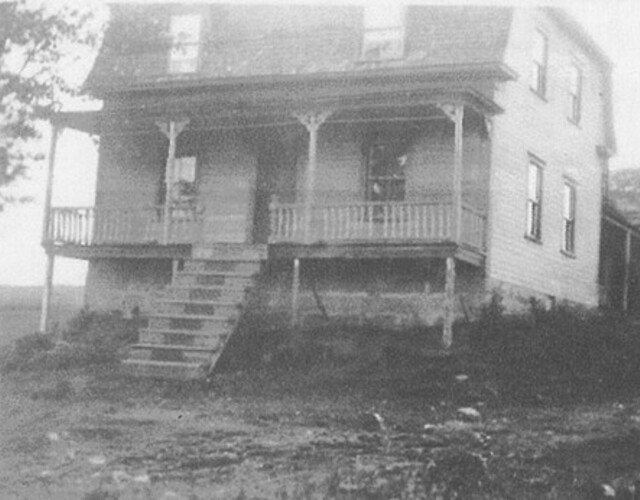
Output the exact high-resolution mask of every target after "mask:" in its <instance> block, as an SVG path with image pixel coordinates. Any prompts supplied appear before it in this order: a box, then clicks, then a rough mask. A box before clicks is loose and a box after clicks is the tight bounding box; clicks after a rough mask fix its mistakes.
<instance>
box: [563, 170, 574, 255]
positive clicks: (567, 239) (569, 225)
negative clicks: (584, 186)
mask: <svg viewBox="0 0 640 500" xmlns="http://www.w3.org/2000/svg"><path fill="white" fill-rule="evenodd" d="M563 198H564V199H563V205H562V250H563V251H564V252H566V253H569V254H573V253H575V249H576V247H575V239H576V187H575V186H574V185H573V184H571V183H570V182H568V181H565V183H564V193H563Z"/></svg>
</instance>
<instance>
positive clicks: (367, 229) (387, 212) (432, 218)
mask: <svg viewBox="0 0 640 500" xmlns="http://www.w3.org/2000/svg"><path fill="white" fill-rule="evenodd" d="M270 215H271V232H270V236H269V241H270V242H271V243H284V242H289V243H303V242H305V241H306V238H305V237H306V236H307V235H306V234H305V231H306V227H305V224H304V206H303V205H302V204H300V203H295V204H294V203H287V204H283V203H274V204H272V206H271V213H270ZM452 219H453V206H452V204H451V203H450V202H447V203H443V202H423V201H421V202H391V203H387V202H359V203H344V204H342V203H341V204H331V205H323V206H314V207H313V208H312V210H311V224H310V225H309V232H310V234H309V238H308V239H309V242H311V243H313V242H327V243H330V242H334V243H335V242H354V241H373V240H381V241H382V240H384V241H420V242H432V243H436V242H446V241H454V240H455V238H454V235H453V224H452ZM485 226H486V216H485V215H484V214H483V213H482V212H480V211H478V210H475V209H474V208H472V207H469V206H466V205H463V207H462V228H461V235H460V243H464V244H467V245H470V246H472V247H475V248H478V249H481V250H483V249H484V247H485Z"/></svg>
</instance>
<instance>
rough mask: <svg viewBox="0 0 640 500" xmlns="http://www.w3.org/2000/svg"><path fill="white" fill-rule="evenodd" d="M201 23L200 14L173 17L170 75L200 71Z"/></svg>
mask: <svg viewBox="0 0 640 500" xmlns="http://www.w3.org/2000/svg"><path fill="white" fill-rule="evenodd" d="M201 21H202V20H201V16H200V15H199V14H180V15H175V16H171V26H170V34H171V49H170V51H169V72H170V73H193V72H194V71H197V70H198V64H199V58H200V35H201V30H202V26H201V25H202V22H201Z"/></svg>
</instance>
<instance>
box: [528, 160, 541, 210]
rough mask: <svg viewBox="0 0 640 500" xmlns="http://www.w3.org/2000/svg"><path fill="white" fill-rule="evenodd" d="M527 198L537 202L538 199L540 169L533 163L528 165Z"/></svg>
mask: <svg viewBox="0 0 640 500" xmlns="http://www.w3.org/2000/svg"><path fill="white" fill-rule="evenodd" d="M527 196H528V198H529V199H530V200H535V201H538V200H539V198H540V167H538V165H536V164H535V163H529V184H528V191H527Z"/></svg>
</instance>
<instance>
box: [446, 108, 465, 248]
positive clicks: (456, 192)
mask: <svg viewBox="0 0 640 500" xmlns="http://www.w3.org/2000/svg"><path fill="white" fill-rule="evenodd" d="M440 109H442V111H443V112H444V113H445V114H446V115H447V117H449V119H450V120H451V121H452V122H453V125H454V138H453V148H454V150H453V196H452V200H451V201H452V209H453V210H452V218H451V220H452V228H451V236H452V237H453V240H454V241H455V242H456V243H460V241H461V236H462V169H463V165H464V164H463V161H464V158H463V152H464V144H463V128H462V122H463V120H464V105H463V104H454V105H449V104H448V105H443V106H440Z"/></svg>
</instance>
